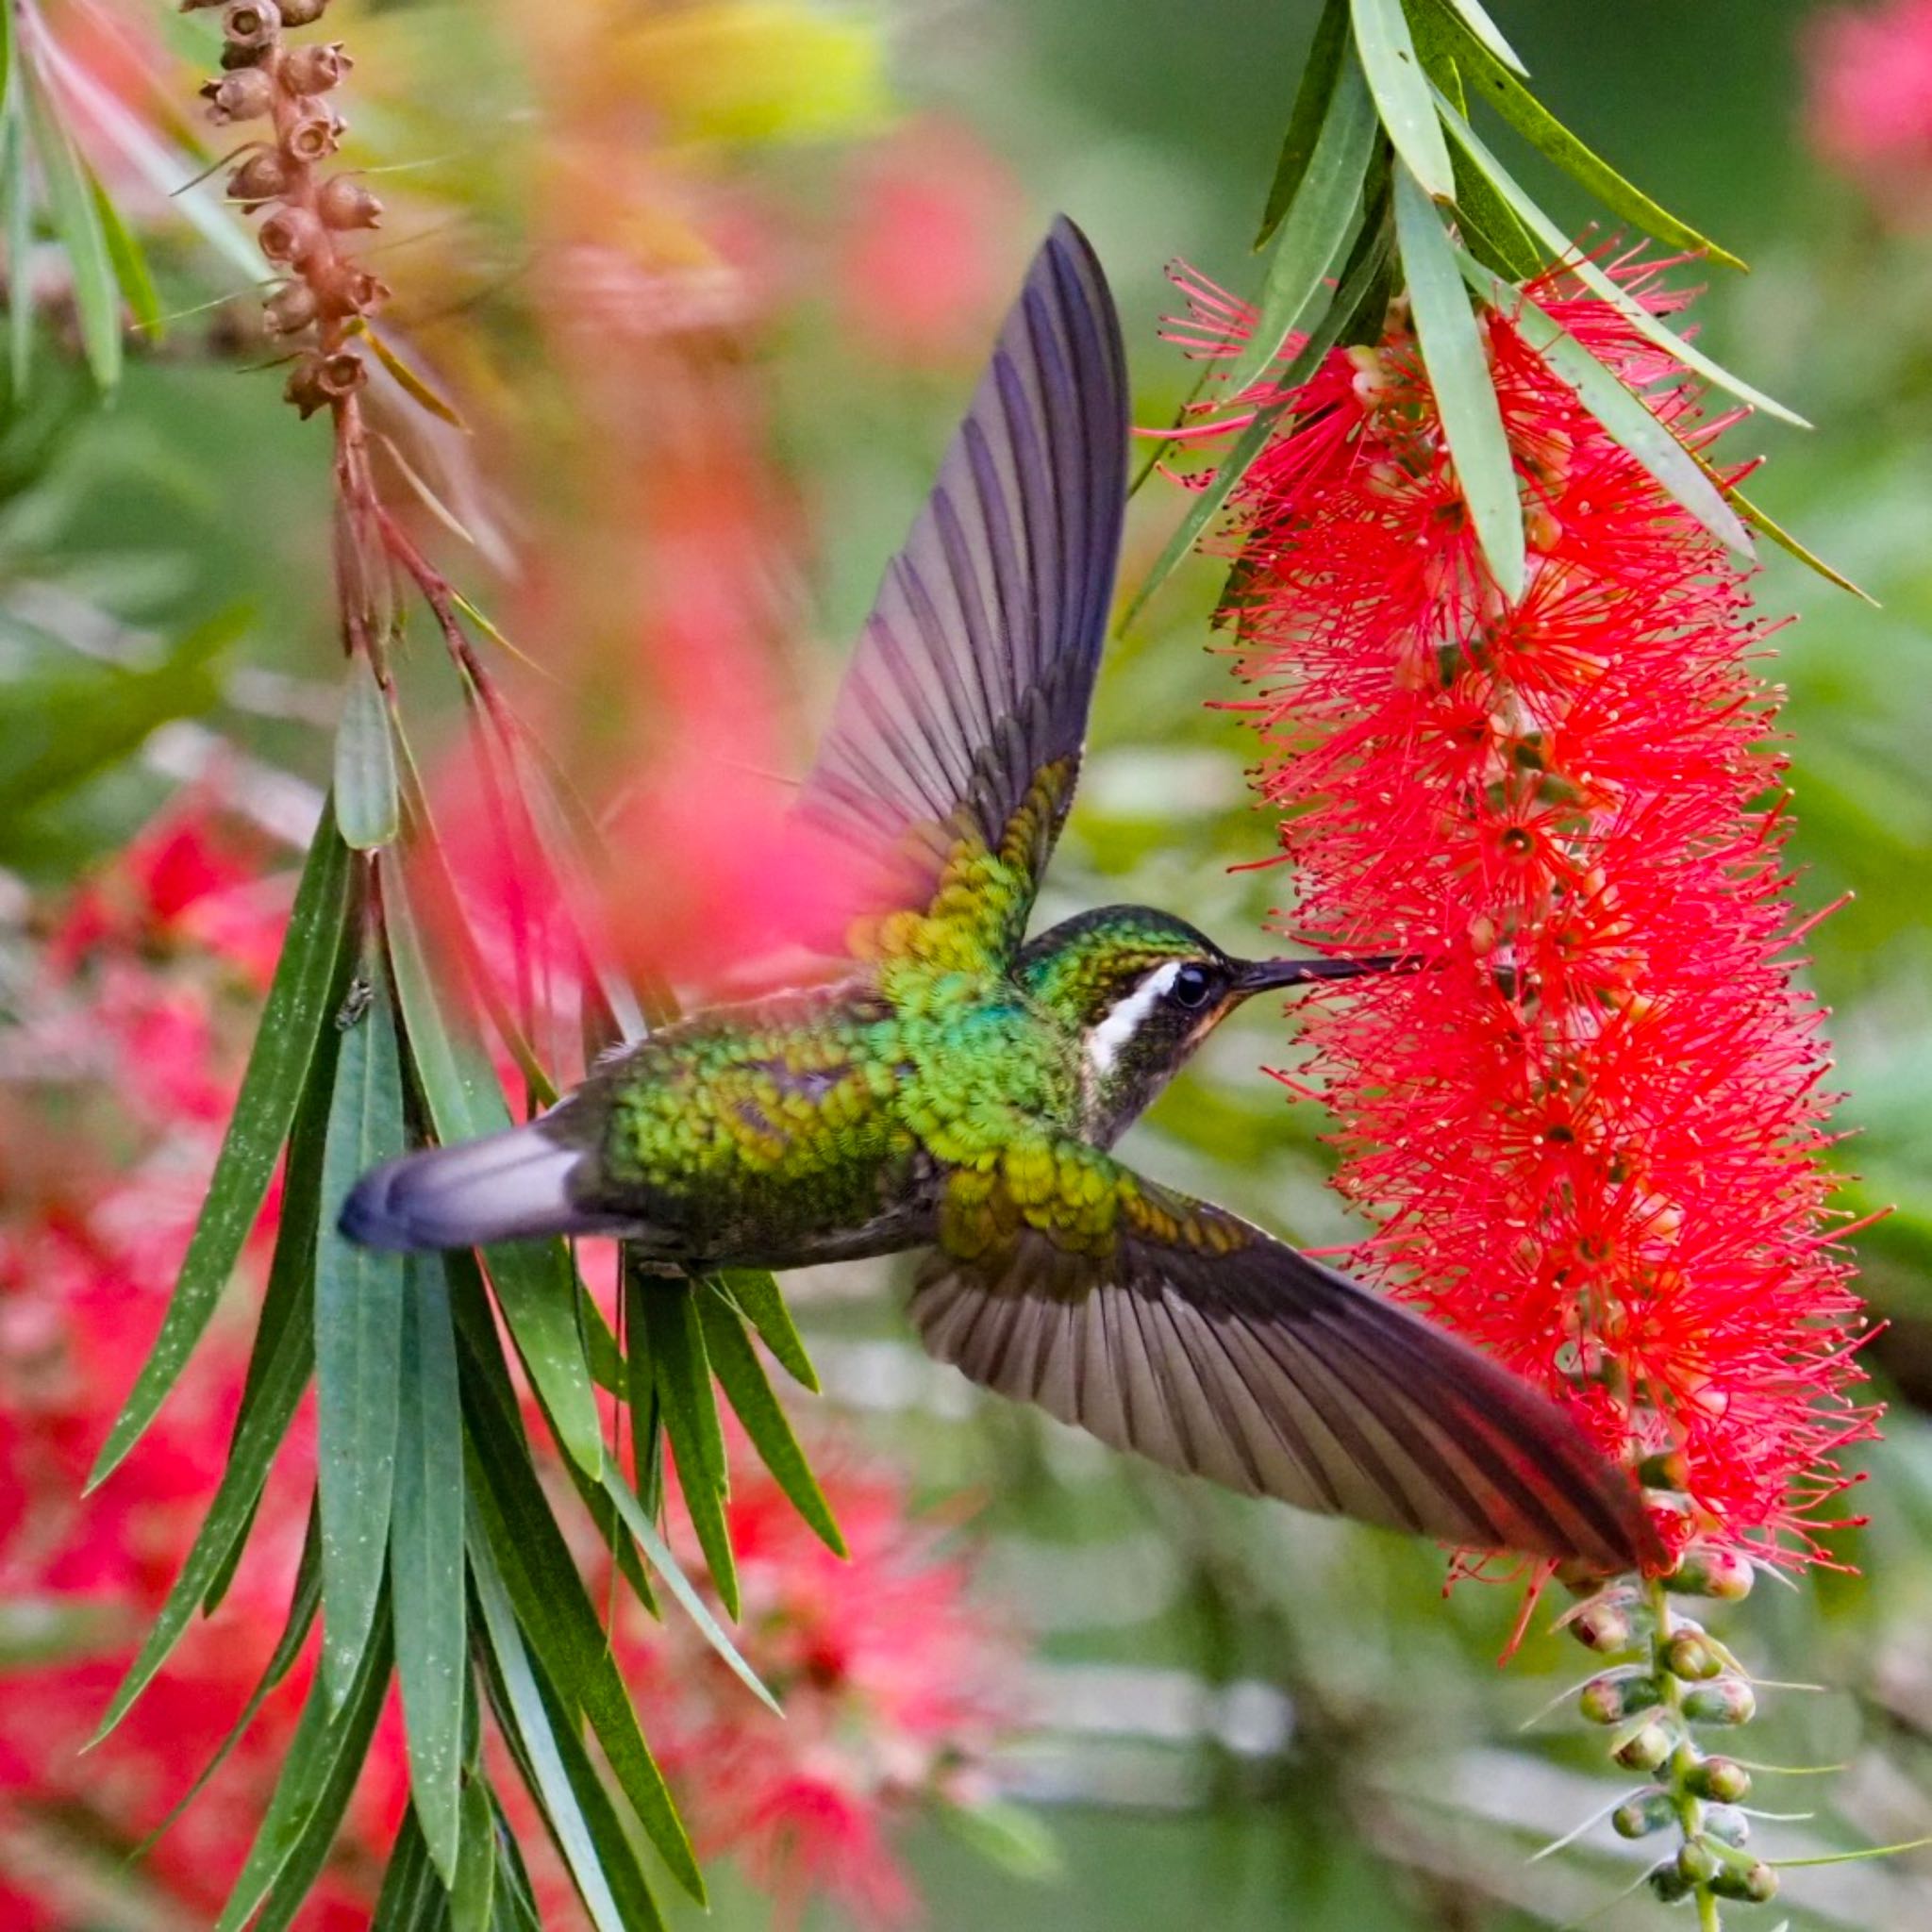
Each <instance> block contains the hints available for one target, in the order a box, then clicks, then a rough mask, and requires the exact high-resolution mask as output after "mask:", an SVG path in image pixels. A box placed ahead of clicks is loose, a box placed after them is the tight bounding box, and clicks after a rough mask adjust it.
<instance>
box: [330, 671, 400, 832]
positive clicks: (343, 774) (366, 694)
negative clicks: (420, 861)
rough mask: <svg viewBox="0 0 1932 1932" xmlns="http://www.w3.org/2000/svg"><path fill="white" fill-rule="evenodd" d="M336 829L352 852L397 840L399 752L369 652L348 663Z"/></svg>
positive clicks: (338, 737) (338, 738)
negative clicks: (391, 733)
mask: <svg viewBox="0 0 1932 1932" xmlns="http://www.w3.org/2000/svg"><path fill="white" fill-rule="evenodd" d="M335 798H336V824H338V825H340V826H341V832H342V841H343V842H344V843H345V844H346V845H348V846H349V848H350V849H351V850H352V851H356V852H373V851H374V850H375V848H376V847H377V846H378V845H387V844H388V843H389V842H390V841H391V840H392V839H393V838H394V837H395V835H396V825H397V822H398V820H399V819H400V818H401V815H402V808H401V805H400V802H399V800H398V798H397V794H396V752H395V744H394V742H393V741H392V740H391V737H390V728H389V706H388V705H387V704H386V703H385V702H384V701H383V695H382V686H381V685H380V684H379V683H377V682H376V677H375V667H374V666H373V665H371V663H370V661H369V654H368V653H367V652H366V651H358V652H356V653H355V654H354V655H353V656H352V657H351V658H350V659H349V681H348V684H347V686H346V687H345V689H344V691H343V694H342V719H341V724H340V725H339V726H338V727H337V730H336V787H335Z"/></svg>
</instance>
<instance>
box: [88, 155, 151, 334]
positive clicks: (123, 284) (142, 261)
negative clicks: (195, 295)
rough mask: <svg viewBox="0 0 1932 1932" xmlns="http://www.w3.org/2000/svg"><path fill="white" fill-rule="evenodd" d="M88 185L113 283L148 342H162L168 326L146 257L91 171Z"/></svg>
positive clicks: (106, 192)
mask: <svg viewBox="0 0 1932 1932" xmlns="http://www.w3.org/2000/svg"><path fill="white" fill-rule="evenodd" d="M87 185H88V189H89V192H91V193H92V195H93V200H94V215H95V218H96V219H97V220H98V221H99V222H100V225H101V233H102V234H103V235H104V236H105V237H106V238H107V242H108V260H109V261H110V262H111V263H112V264H113V267H114V279H115V281H116V282H117V283H118V284H119V285H120V289H121V293H122V295H123V296H124V297H125V299H126V303H127V307H128V308H129V309H130V311H132V313H133V316H134V319H135V321H136V323H137V324H139V325H140V326H141V329H142V333H143V334H144V335H145V336H146V337H147V339H148V341H151V342H158V341H163V340H164V339H165V337H166V335H167V325H166V323H165V322H164V321H163V319H162V316H161V298H160V296H159V295H158V293H157V292H156V291H155V278H154V276H153V275H150V274H149V273H148V266H147V257H146V255H145V254H144V253H143V252H142V246H141V243H140V242H138V241H136V240H135V237H134V234H133V231H132V230H131V229H130V228H129V227H128V225H127V224H126V223H125V222H124V221H123V220H122V219H121V210H120V209H119V208H116V207H115V206H114V200H113V197H112V196H111V195H110V194H109V193H108V191H107V190H106V189H105V188H103V187H102V186H101V184H100V182H99V180H98V179H97V178H96V177H95V175H93V173H92V170H90V171H89V172H88V177H87Z"/></svg>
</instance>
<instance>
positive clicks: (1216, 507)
mask: <svg viewBox="0 0 1932 1932" xmlns="http://www.w3.org/2000/svg"><path fill="white" fill-rule="evenodd" d="M1388 258H1389V242H1388V239H1387V237H1386V236H1384V235H1382V234H1380V233H1377V235H1376V236H1375V237H1374V239H1373V241H1372V242H1371V244H1370V246H1369V247H1368V248H1367V249H1365V250H1364V251H1363V252H1362V254H1361V255H1360V257H1359V258H1358V259H1357V262H1356V265H1355V266H1354V268H1352V269H1351V270H1350V271H1349V272H1348V274H1347V275H1345V276H1344V277H1343V278H1342V283H1341V288H1340V289H1339V290H1338V291H1336V295H1335V299H1334V301H1333V302H1331V303H1330V304H1329V305H1328V310H1327V313H1326V314H1325V315H1324V317H1323V319H1322V322H1321V324H1320V325H1318V326H1317V327H1316V328H1315V330H1314V331H1313V332H1312V333H1311V334H1310V335H1309V337H1308V340H1307V342H1306V343H1304V344H1303V346H1302V349H1301V352H1300V353H1299V354H1298V355H1297V356H1296V357H1295V358H1294V360H1293V361H1292V362H1291V364H1290V365H1289V367H1288V368H1287V369H1286V370H1285V371H1284V372H1283V373H1282V375H1281V376H1280V378H1279V387H1280V388H1281V389H1282V390H1283V391H1292V390H1294V389H1296V388H1298V387H1299V386H1300V385H1301V384H1302V383H1304V382H1306V381H1307V379H1308V377H1309V376H1310V375H1313V374H1314V372H1315V370H1316V368H1317V367H1318V366H1319V365H1320V363H1321V360H1322V358H1323V357H1324V356H1325V355H1327V353H1328V352H1329V350H1330V349H1332V348H1333V347H1334V346H1335V344H1336V343H1337V341H1340V340H1341V331H1342V329H1343V328H1344V327H1345V326H1346V325H1348V323H1349V321H1350V320H1351V319H1352V318H1353V316H1354V315H1355V312H1356V310H1357V308H1358V307H1359V306H1360V304H1361V302H1362V300H1363V298H1364V296H1365V295H1366V294H1367V293H1368V291H1369V289H1370V287H1371V286H1372V285H1373V284H1374V281H1375V279H1376V277H1377V276H1378V275H1381V273H1382V269H1383V265H1384V263H1385V262H1386V261H1387V260H1388ZM1287 411H1288V404H1287V403H1286V402H1280V403H1274V404H1271V405H1270V406H1269V407H1268V408H1265V409H1257V411H1256V412H1255V418H1254V421H1253V422H1251V423H1250V424H1249V425H1248V426H1247V427H1246V428H1245V429H1243V430H1242V431H1241V435H1240V437H1239V438H1238V439H1237V440H1236V441H1235V445H1234V447H1233V448H1232V449H1231V450H1229V451H1228V453H1227V455H1226V456H1225V457H1224V458H1222V459H1221V461H1220V462H1219V463H1217V464H1216V465H1215V467H1214V475H1213V478H1212V479H1211V480H1210V481H1209V482H1208V486H1207V487H1206V488H1205V489H1203V490H1199V491H1195V493H1194V498H1193V501H1192V503H1191V504H1190V506H1189V508H1188V513H1187V515H1186V516H1184V517H1183V518H1182V519H1181V521H1180V523H1179V525H1177V526H1176V527H1175V530H1174V535H1173V536H1172V537H1170V538H1169V539H1168V540H1167V543H1166V546H1165V547H1164V548H1163V549H1162V551H1161V553H1160V555H1159V556H1158V558H1155V560H1154V568H1153V569H1152V570H1150V571H1149V572H1148V573H1147V576H1146V579H1145V581H1144V582H1143V583H1142V584H1141V588H1140V590H1139V591H1136V592H1135V593H1134V601H1133V602H1132V603H1131V604H1129V605H1128V606H1127V614H1126V615H1125V616H1124V618H1122V620H1121V629H1122V630H1123V631H1124V630H1126V629H1127V628H1128V627H1129V626H1130V625H1132V624H1133V622H1134V620H1135V619H1136V618H1137V617H1139V616H1140V614H1141V611H1142V610H1143V609H1144V608H1146V605H1147V600H1148V599H1149V598H1150V597H1152V596H1153V595H1154V593H1155V591H1158V590H1159V588H1160V587H1161V585H1162V584H1164V583H1165V582H1166V581H1167V580H1168V578H1169V577H1170V576H1172V575H1174V570H1175V568H1176V566H1177V565H1178V564H1179V563H1180V560H1181V558H1184V557H1185V556H1187V554H1188V553H1189V552H1190V551H1191V549H1192V548H1193V547H1194V545H1195V544H1196V543H1198V542H1199V541H1201V539H1202V537H1203V536H1205V535H1206V534H1207V531H1208V527H1209V525H1212V523H1213V522H1214V519H1215V518H1216V517H1218V516H1219V515H1220V514H1221V512H1222V510H1223V508H1224V507H1225V506H1226V504H1227V500H1228V498H1229V497H1230V496H1232V495H1233V494H1234V491H1235V486H1236V485H1237V484H1238V483H1240V481H1241V478H1242V477H1243V476H1245V475H1247V473H1248V466H1249V465H1250V464H1251V463H1252V462H1253V461H1254V460H1255V458H1257V456H1259V455H1260V454H1261V451H1262V450H1263V449H1264V448H1265V447H1266V445H1267V442H1268V439H1269V437H1271V436H1272V435H1273V434H1274V430H1275V426H1276V425H1278V424H1279V423H1280V421H1281V419H1282V417H1283V416H1284V415H1285V414H1286V413H1287ZM727 1278H728V1279H729V1280H730V1281H731V1283H732V1287H733V1291H734V1292H736V1291H737V1278H736V1276H735V1275H734V1276H730V1277H727ZM759 1333H760V1334H763V1335H764V1336H765V1340H766V1341H771V1339H772V1338H771V1336H770V1334H769V1333H767V1332H766V1331H765V1329H764V1327H763V1325H762V1324H760V1326H759ZM781 1359H782V1357H781Z"/></svg>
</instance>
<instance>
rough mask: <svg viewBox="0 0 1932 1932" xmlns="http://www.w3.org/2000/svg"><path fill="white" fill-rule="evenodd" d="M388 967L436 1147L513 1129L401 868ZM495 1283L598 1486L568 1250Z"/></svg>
mask: <svg viewBox="0 0 1932 1932" xmlns="http://www.w3.org/2000/svg"><path fill="white" fill-rule="evenodd" d="M382 878H383V904H384V906H385V908H387V910H388V913H389V922H390V957H391V960H392V962H393V964H394V966H395V974H396V996H397V998H398V1000H399V1001H400V1003H401V1006H402V1010H403V1019H404V1022H405V1024H406V1025H407V1028H408V1038H409V1054H410V1058H411V1059H412V1060H413V1062H414V1064H415V1068H416V1077H417V1079H418V1080H419V1081H420V1083H421V1085H422V1089H423V1097H424V1100H425V1104H426V1105H427V1107H428V1109H429V1118H430V1123H431V1124H432V1125H433V1126H434V1127H435V1129H436V1133H437V1138H438V1139H439V1140H441V1141H443V1142H444V1143H445V1144H446V1145H452V1146H453V1145H455V1144H456V1143H457V1142H458V1141H472V1140H476V1139H479V1138H480V1137H481V1136H483V1135H485V1134H491V1133H498V1132H501V1131H502V1130H503V1129H504V1128H506V1127H508V1125H509V1124H510V1117H509V1108H508V1106H507V1105H506V1104H505V1101H504V1097H503V1090H502V1089H501V1088H500V1087H498V1086H497V1084H496V1074H495V1073H494V1071H493V1070H492V1068H491V1065H490V1062H489V1059H488V1058H487V1057H486V1056H485V1054H484V1053H483V1051H482V1048H481V1045H480V1043H479V1042H478V1041H477V1040H476V1038H475V1033H474V1031H473V1030H472V1029H471V1028H469V1027H468V1026H466V1025H460V1024H459V1025H458V1026H457V1027H452V1025H451V1024H449V1023H448V1022H447V1021H446V1020H445V1018H444V1006H443V1002H442V999H441V995H440V991H439V989H438V988H437V986H436V984H435V982H434V980H433V979H432V978H431V976H430V972H429V965H428V961H427V958H426V957H425V953H424V949H423V941H422V934H421V929H420V927H419V926H418V925H417V924H416V920H415V917H414V914H413V912H412V910H411V908H410V903H409V894H408V887H407V884H406V882H405V879H404V876H403V871H402V868H401V867H400V866H395V865H385V866H384V868H383V874H382ZM486 1261H487V1265H488V1268H489V1272H490V1279H491V1284H492V1285H493V1286H494V1288H495V1290H496V1295H497V1300H498V1302H499V1303H500V1304H501V1305H502V1307H503V1313H504V1319H505V1320H506V1321H507V1322H508V1324H509V1328H510V1334H511V1335H512V1336H513V1337H514V1339H515V1341H516V1344H517V1351H518V1353H519V1354H520V1355H521V1356H522V1357H523V1358H524V1365H525V1368H527V1369H528V1371H529V1373H530V1380H531V1381H532V1382H533V1383H534V1384H535V1386H536V1390H537V1393H538V1395H539V1396H540V1397H541V1400H542V1403H543V1409H544V1413H545V1414H546V1415H547V1416H548V1417H549V1418H550V1424H551V1427H552V1428H554V1429H555V1430H556V1431H557V1436H558V1441H560V1442H561V1443H562V1444H563V1447H564V1450H565V1453H566V1454H567V1455H569V1457H571V1459H572V1460H573V1461H574V1462H575V1463H576V1464H577V1465H578V1466H579V1467H580V1468H581V1469H583V1470H584V1471H585V1472H586V1473H587V1474H590V1475H591V1476H592V1477H594V1476H595V1475H596V1474H597V1473H598V1471H599V1470H600V1469H601V1468H602V1467H603V1463H604V1431H603V1424H602V1423H601V1422H600V1421H599V1419H598V1415H597V1397H596V1391H595V1390H594V1389H593V1387H592V1386H591V1372H590V1367H589V1365H588V1363H587V1362H586V1361H585V1358H584V1344H583V1339H582V1337H581V1336H580V1335H579V1333H578V1332H577V1323H576V1299H575V1276H574V1274H573V1271H572V1268H571V1265H570V1257H569V1255H568V1253H567V1252H566V1250H565V1248H564V1246H563V1243H562V1242H561V1241H508V1242H505V1243H503V1244H501V1245H499V1246H497V1247H494V1248H491V1249H490V1250H488V1252H487V1255H486Z"/></svg>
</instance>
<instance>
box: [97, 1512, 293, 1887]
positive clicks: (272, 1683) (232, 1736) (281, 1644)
mask: <svg viewBox="0 0 1932 1932" xmlns="http://www.w3.org/2000/svg"><path fill="white" fill-rule="evenodd" d="M321 1607H322V1526H321V1522H320V1520H319V1518H318V1517H317V1515H316V1513H315V1506H314V1504H313V1503H310V1505H309V1506H308V1534H307V1535H306V1536H305V1537H304V1538H303V1541H302V1560H301V1561H300V1563H299V1564H298V1565H297V1566H296V1570H295V1587H294V1590H293V1591H292V1592H291V1596H290V1599H289V1616H288V1621H287V1622H286V1623H284V1624H283V1625H282V1634H281V1636H280V1637H279V1638H278V1639H277V1640H276V1641H275V1650H274V1651H273V1653H271V1655H270V1657H269V1660H268V1664H267V1666H266V1668H265V1669H264V1670H263V1671H262V1674H261V1676H260V1677H259V1679H258V1681H257V1683H256V1686H255V1689H254V1690H253V1691H250V1692H249V1693H248V1702H247V1703H246V1704H244V1705H243V1706H242V1714H241V1715H240V1716H239V1717H238V1718H237V1719H236V1720H235V1722H234V1723H233V1724H231V1725H229V1727H228V1734H227V1736H226V1737H225V1738H224V1739H223V1740H222V1741H221V1742H220V1743H219V1744H217V1745H216V1746H215V1751H214V1756H213V1757H210V1758H209V1759H208V1762H207V1763H206V1764H204V1765H203V1766H202V1768H201V1770H200V1771H199V1773H197V1774H196V1776H195V1779H194V1782H193V1783H192V1785H190V1786H189V1787H188V1789H187V1790H185V1791H183V1792H182V1793H181V1795H180V1796H179V1797H178V1798H176V1799H175V1802H174V1804H173V1805H171V1806H170V1807H168V1815H167V1816H166V1817H165V1818H163V1819H162V1820H161V1822H160V1823H159V1824H158V1825H156V1826H155V1828H154V1829H153V1830H152V1831H151V1832H149V1833H148V1835H147V1836H146V1837H145V1838H144V1839H142V1841H141V1843H140V1844H138V1845H137V1846H136V1847H135V1849H134V1854H133V1856H134V1857H137V1858H141V1857H146V1856H147V1854H148V1852H149V1851H151V1850H152V1849H153V1847H154V1846H155V1845H156V1844H157V1843H158V1842H159V1840H161V1838H162V1837H163V1836H164V1835H165V1834H166V1832H167V1830H168V1828H169V1827H170V1826H171V1825H172V1824H174V1823H175V1820H176V1819H177V1818H179V1817H180V1816H181V1814H182V1812H184V1811H185V1810H187V1808H188V1807H189V1806H191V1805H192V1804H193V1802H194V1801H195V1799H196V1798H198V1797H199V1796H200V1795H201V1793H202V1792H203V1790H206V1789H207V1786H208V1779H209V1778H211V1777H213V1776H214V1774H215V1773H216V1772H218V1771H219V1770H220V1769H221V1768H222V1766H223V1765H224V1764H225V1762H226V1761H227V1757H228V1754H229V1753H230V1752H231V1751H232V1750H234V1748H235V1746H236V1745H237V1744H239V1743H240V1742H241V1741H242V1739H243V1738H244V1737H245V1736H246V1735H247V1732H248V1727H249V1725H251V1724H253V1723H254V1722H255V1719H256V1714H257V1713H258V1711H259V1710H260V1709H261V1707H262V1706H263V1704H265V1703H266V1702H267V1701H268V1695H269V1692H270V1691H273V1690H275V1687H276V1685H278V1684H279V1683H281V1681H282V1680H283V1678H285V1677H286V1676H287V1675H288V1674H289V1673H290V1672H291V1670H292V1669H293V1668H294V1666H295V1659H296V1658H297V1657H300V1656H301V1655H302V1646H303V1645H304V1644H305V1643H306V1642H307V1641H308V1632H309V1630H310V1629H311V1628H312V1627H313V1626H314V1624H315V1613H316V1611H317V1610H318V1609H320V1608H321Z"/></svg>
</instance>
